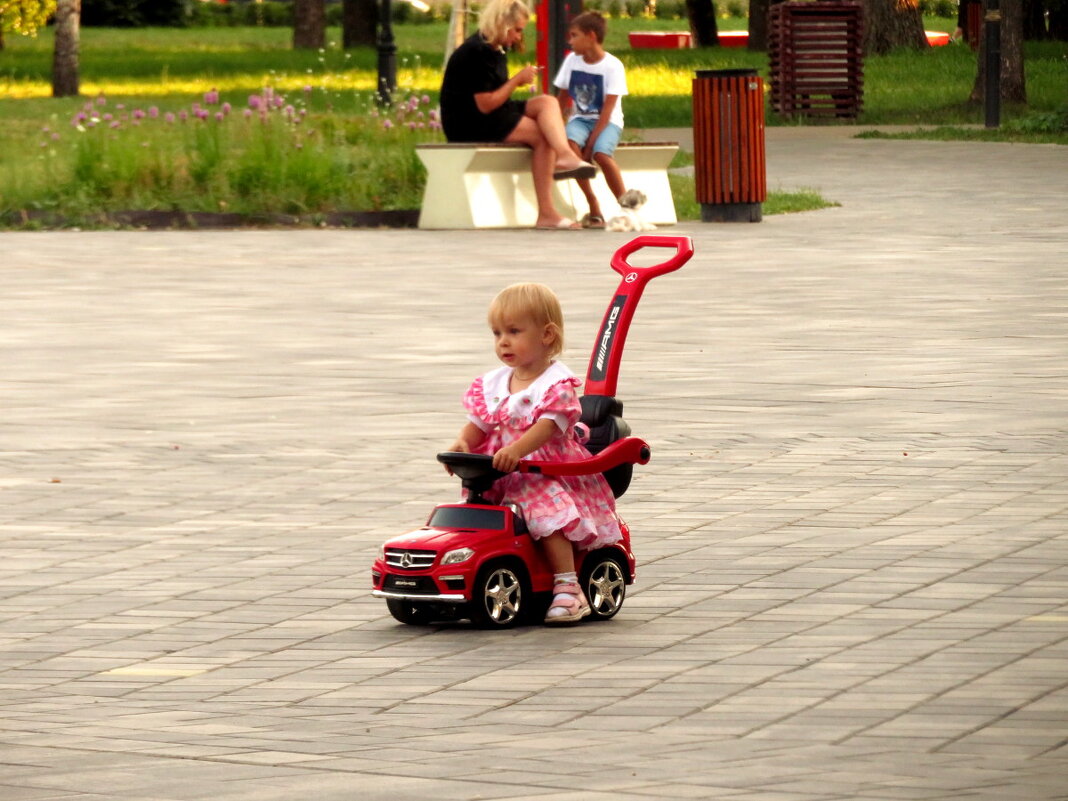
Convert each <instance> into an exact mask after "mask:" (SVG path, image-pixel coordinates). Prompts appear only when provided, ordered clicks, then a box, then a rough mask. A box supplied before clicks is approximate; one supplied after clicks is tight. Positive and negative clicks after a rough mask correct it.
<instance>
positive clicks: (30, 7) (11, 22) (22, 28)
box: [0, 0, 56, 42]
mask: <svg viewBox="0 0 1068 801" xmlns="http://www.w3.org/2000/svg"><path fill="white" fill-rule="evenodd" d="M55 11H56V0H0V42H3V34H5V33H17V34H21V35H22V36H36V35H37V29H38V28H40V27H42V26H43V25H44V24H45V23H46V22H48V18H49V17H51V16H52V15H53V14H54V13H55Z"/></svg>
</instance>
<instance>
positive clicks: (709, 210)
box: [693, 69, 768, 222]
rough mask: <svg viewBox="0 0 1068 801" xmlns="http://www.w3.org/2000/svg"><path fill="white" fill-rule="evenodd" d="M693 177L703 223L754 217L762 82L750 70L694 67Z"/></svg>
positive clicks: (761, 161)
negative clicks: (695, 72) (695, 73)
mask: <svg viewBox="0 0 1068 801" xmlns="http://www.w3.org/2000/svg"><path fill="white" fill-rule="evenodd" d="M693 145H694V181H695V189H696V194H697V202H698V203H700V204H701V219H702V220H704V221H705V222H760V220H761V217H762V213H761V206H760V204H761V203H763V202H764V201H765V200H767V197H768V190H767V172H766V167H765V164H766V162H765V157H764V82H763V81H761V80H760V78H759V77H757V72H756V70H748V69H739V70H698V72H697V76H696V77H695V78H694V80H693Z"/></svg>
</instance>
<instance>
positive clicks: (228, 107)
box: [220, 103, 233, 114]
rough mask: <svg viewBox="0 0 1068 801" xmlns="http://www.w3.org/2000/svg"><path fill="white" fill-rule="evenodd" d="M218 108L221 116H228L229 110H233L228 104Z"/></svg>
mask: <svg viewBox="0 0 1068 801" xmlns="http://www.w3.org/2000/svg"><path fill="white" fill-rule="evenodd" d="M220 108H222V113H223V114H229V113H230V111H231V109H233V106H231V105H230V104H229V103H223V104H222V106H221V107H220Z"/></svg>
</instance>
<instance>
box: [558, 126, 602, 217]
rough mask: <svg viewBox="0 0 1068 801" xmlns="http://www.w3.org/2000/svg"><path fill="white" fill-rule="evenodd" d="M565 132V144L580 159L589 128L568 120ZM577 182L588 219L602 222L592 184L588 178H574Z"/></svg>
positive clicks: (599, 207)
mask: <svg viewBox="0 0 1068 801" xmlns="http://www.w3.org/2000/svg"><path fill="white" fill-rule="evenodd" d="M566 130H567V143H568V144H569V145H571V149H572V150H574V151H575V153H576V154H577V155H578V157H579V158H582V146H583V145H585V144H586V140H587V139H588V138H589V134H590V126H589V124H588V123H586V122H584V121H582V120H570V121H569V122H568V123H567V126H566ZM575 180H576V181H578V185H579V189H581V190H582V194H583V196H584V197H585V198H586V203H587V204H589V207H590V213H589V217H588V219H590V220H593V219H594V218H596V219H597V220H600V221H602V222H603V221H604V215H603V214H602V213H601V206H600V204H598V202H597V195H595V194H594V193H593V184H592V183H591V182H590V179H589V178H576V179H575Z"/></svg>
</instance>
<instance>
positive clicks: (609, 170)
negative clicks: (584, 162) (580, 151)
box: [593, 153, 627, 199]
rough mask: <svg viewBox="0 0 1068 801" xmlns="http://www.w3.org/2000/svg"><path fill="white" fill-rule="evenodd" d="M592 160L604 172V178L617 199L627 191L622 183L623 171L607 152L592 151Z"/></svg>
mask: <svg viewBox="0 0 1068 801" xmlns="http://www.w3.org/2000/svg"><path fill="white" fill-rule="evenodd" d="M593 160H594V161H595V162H596V163H597V166H598V167H600V168H601V172H603V173H604V180H605V183H606V184H608V188H609V189H610V190H611V191H612V194H613V195H615V196H616V198H617V199H618V198H619V196H620V195H622V194H623V193H624V192H626V191H627V187H625V186H624V185H623V171H622V170H620V169H619V165H618V164H616V160H615V159H614V158H612V157H611V156H609V155H608V154H607V153H594V154H593Z"/></svg>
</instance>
